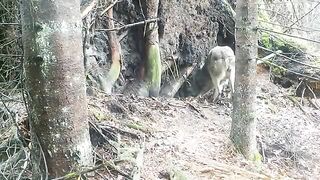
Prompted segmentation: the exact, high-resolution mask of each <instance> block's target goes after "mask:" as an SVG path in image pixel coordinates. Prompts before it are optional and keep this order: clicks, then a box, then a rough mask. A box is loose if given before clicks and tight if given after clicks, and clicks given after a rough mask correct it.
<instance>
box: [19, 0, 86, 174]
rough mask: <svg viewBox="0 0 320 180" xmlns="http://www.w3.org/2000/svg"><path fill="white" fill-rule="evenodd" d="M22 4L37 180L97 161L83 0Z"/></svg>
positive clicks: (34, 165) (26, 0)
mask: <svg viewBox="0 0 320 180" xmlns="http://www.w3.org/2000/svg"><path fill="white" fill-rule="evenodd" d="M21 2H22V4H21V14H22V31H23V37H22V38H23V46H24V58H25V62H24V68H25V74H26V88H27V89H26V90H27V93H28V95H29V96H28V105H29V119H30V125H31V138H32V152H31V160H32V171H33V178H34V179H42V178H44V177H45V176H48V175H49V177H50V178H51V177H59V176H63V175H65V174H66V173H68V172H70V171H71V170H74V169H75V168H76V169H77V168H79V167H80V166H86V165H91V163H92V154H91V153H92V148H91V142H90V137H89V125H88V121H87V102H86V94H85V75H84V67H83V52H82V37H81V36H82V35H81V28H82V24H81V17H80V1H79V0H69V1H64V0H55V1H48V0H39V1H34V0H23V1H21ZM43 160H45V162H43ZM45 165H47V168H46V166H45ZM47 173H48V174H47Z"/></svg>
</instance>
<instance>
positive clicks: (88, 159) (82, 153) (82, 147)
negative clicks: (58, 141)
mask: <svg viewBox="0 0 320 180" xmlns="http://www.w3.org/2000/svg"><path fill="white" fill-rule="evenodd" d="M81 136H82V137H79V139H78V143H76V144H75V146H74V152H78V156H79V162H78V163H79V164H80V165H90V164H92V154H91V153H92V147H91V142H90V138H89V134H88V131H83V133H82V134H81Z"/></svg>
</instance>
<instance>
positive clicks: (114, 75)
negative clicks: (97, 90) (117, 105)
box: [105, 62, 120, 93]
mask: <svg viewBox="0 0 320 180" xmlns="http://www.w3.org/2000/svg"><path fill="white" fill-rule="evenodd" d="M119 74H120V63H119V62H114V63H112V65H111V68H110V70H109V72H108V74H107V85H106V86H107V87H105V88H106V89H107V90H106V91H107V93H111V89H112V87H113V84H114V83H115V82H116V81H117V79H118V77H119Z"/></svg>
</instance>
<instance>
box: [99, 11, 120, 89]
mask: <svg viewBox="0 0 320 180" xmlns="http://www.w3.org/2000/svg"><path fill="white" fill-rule="evenodd" d="M108 17H109V18H108V22H107V23H108V28H109V29H112V28H114V22H113V8H110V9H109V10H108ZM108 38H109V46H110V52H111V60H112V64H111V68H110V70H109V72H108V74H107V77H106V79H105V82H106V83H105V84H103V83H102V89H103V90H104V91H105V92H106V93H107V94H111V91H112V87H113V85H114V83H115V82H116V81H117V79H118V77H119V74H120V59H121V54H120V49H121V47H120V43H119V41H118V39H117V33H116V31H108Z"/></svg>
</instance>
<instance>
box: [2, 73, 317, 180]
mask: <svg viewBox="0 0 320 180" xmlns="http://www.w3.org/2000/svg"><path fill="white" fill-rule="evenodd" d="M257 78H258V88H257V97H258V98H257V106H256V111H257V113H256V116H257V120H258V121H257V122H258V124H257V130H258V137H257V140H258V146H259V150H260V153H261V155H262V157H263V162H262V163H254V162H249V161H246V160H245V159H244V158H243V157H242V156H241V155H240V154H239V153H237V152H236V151H235V149H234V147H233V146H232V143H231V142H230V140H229V133H230V127H231V117H230V114H231V108H230V107H229V106H228V103H221V104H213V103H208V102H206V101H205V100H203V99H202V100H201V99H199V98H192V97H190V98H186V99H180V100H179V99H176V98H162V97H160V98H143V97H134V96H127V97H126V96H123V95H113V96H106V95H99V96H96V97H92V96H91V97H90V98H89V113H90V114H89V115H90V116H89V117H90V124H91V128H90V129H91V130H90V132H91V140H92V142H93V145H94V146H95V152H96V155H97V156H96V157H97V158H96V159H97V161H99V159H103V160H108V161H112V162H114V164H115V165H116V167H117V168H114V167H113V166H111V167H112V168H111V169H113V170H115V169H116V171H118V173H112V172H113V171H112V170H111V173H110V171H109V170H105V169H98V170H96V175H95V176H94V177H92V178H89V179H123V177H125V174H128V176H135V177H141V178H142V179H146V180H149V179H174V180H184V179H320V166H319V165H320V154H319V152H320V141H319V140H320V110H319V108H316V106H317V105H316V103H317V104H320V100H319V99H317V100H314V99H313V100H310V101H309V100H308V99H306V98H304V99H302V100H301V98H298V97H294V96H292V94H294V90H292V89H284V88H282V87H279V86H277V85H275V84H273V83H271V82H270V81H269V75H268V74H267V73H261V74H259V75H258V76H257ZM311 101H312V103H311ZM12 106H17V107H20V108H17V112H16V113H17V114H19V116H17V119H18V120H19V121H18V123H19V125H20V127H21V126H23V123H22V122H21V121H25V120H26V113H25V110H22V109H23V108H22V107H23V104H22V103H20V105H17V104H13V105H12V104H11V105H10V106H8V107H9V108H10V107H12ZM23 111H24V112H23ZM6 123H7V122H2V123H0V124H1V126H0V134H1V136H0V142H2V144H6V143H5V142H8V143H9V142H16V141H14V138H13V137H15V135H13V132H14V131H13V129H14V128H8V127H7V126H6ZM12 126H13V127H14V125H12ZM22 128H24V127H22ZM22 128H21V129H22ZM26 133H27V132H26ZM10 134H11V135H10ZM10 137H11V138H12V140H11V141H10V140H8V139H9V138H10ZM107 142H109V143H107ZM1 147H2V146H1ZM24 149H26V148H24ZM17 152H18V151H17ZM25 153H26V154H28V153H27V152H25ZM17 156H19V155H18V154H17ZM19 157H20V156H19ZM26 159H27V158H26ZM104 162H105V161H104ZM0 165H1V164H0ZM17 167H20V166H17ZM21 167H22V166H21ZM24 167H25V166H24ZM109 167H110V166H109ZM0 169H1V166H0ZM109 169H110V168H109ZM9 170H10V172H11V171H13V169H9ZM23 171H24V172H30V171H25V170H23ZM119 172H123V173H122V175H119ZM27 174H29V173H27ZM0 175H1V174H0ZM0 179H1V178H0Z"/></svg>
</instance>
